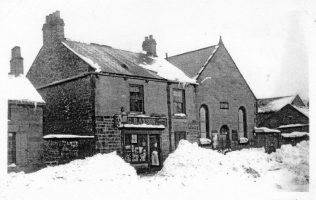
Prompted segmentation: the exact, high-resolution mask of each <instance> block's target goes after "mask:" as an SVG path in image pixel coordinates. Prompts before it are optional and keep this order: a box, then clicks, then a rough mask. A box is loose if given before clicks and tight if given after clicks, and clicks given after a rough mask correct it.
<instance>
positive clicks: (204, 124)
mask: <svg viewBox="0 0 316 200" xmlns="http://www.w3.org/2000/svg"><path fill="white" fill-rule="evenodd" d="M208 115H209V114H208V109H207V106H205V105H202V106H201V108H200V131H201V138H209V137H210V135H209V119H208Z"/></svg>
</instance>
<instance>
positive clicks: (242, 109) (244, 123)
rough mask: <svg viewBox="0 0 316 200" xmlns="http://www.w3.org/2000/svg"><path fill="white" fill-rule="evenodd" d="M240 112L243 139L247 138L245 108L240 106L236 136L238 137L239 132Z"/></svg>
mask: <svg viewBox="0 0 316 200" xmlns="http://www.w3.org/2000/svg"><path fill="white" fill-rule="evenodd" d="M240 112H242V122H243V123H242V124H243V125H242V126H243V127H242V128H243V137H245V138H248V134H247V112H246V108H245V107H243V106H241V107H239V109H238V135H239V130H240V122H241V121H240Z"/></svg>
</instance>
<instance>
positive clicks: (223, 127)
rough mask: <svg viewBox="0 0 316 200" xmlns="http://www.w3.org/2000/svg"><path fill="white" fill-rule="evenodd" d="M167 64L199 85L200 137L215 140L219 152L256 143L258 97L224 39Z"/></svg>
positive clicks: (180, 55)
mask: <svg viewBox="0 0 316 200" xmlns="http://www.w3.org/2000/svg"><path fill="white" fill-rule="evenodd" d="M167 60H168V61H169V62H171V63H172V64H174V65H176V66H177V67H179V68H180V69H182V70H183V71H184V72H185V73H186V74H188V75H189V77H191V78H193V79H195V80H196V81H197V83H198V84H199V86H198V87H197V91H196V103H197V108H198V113H199V127H200V137H201V138H202V139H203V138H210V139H212V140H213V144H214V146H215V148H219V149H225V148H232V149H239V148H242V147H245V146H249V144H251V142H252V141H253V129H254V127H255V119H256V111H257V106H256V97H255V95H254V93H253V92H252V91H251V89H250V87H249V86H248V84H247V82H246V80H245V79H244V77H243V76H242V74H241V73H240V71H239V70H238V68H237V66H236V64H235V63H234V61H233V59H232V57H231V56H230V55H229V53H228V51H227V49H226V48H225V46H224V44H223V41H222V39H220V41H219V43H218V44H217V45H214V46H210V47H206V48H202V49H198V50H194V51H190V52H186V53H182V54H179V55H174V56H171V57H168V58H167ZM201 142H203V140H202V141H201ZM214 142H215V143H214ZM216 143H217V144H216Z"/></svg>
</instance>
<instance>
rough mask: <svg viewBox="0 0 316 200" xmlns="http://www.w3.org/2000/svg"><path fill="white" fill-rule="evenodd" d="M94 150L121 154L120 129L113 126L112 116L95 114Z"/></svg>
mask: <svg viewBox="0 0 316 200" xmlns="http://www.w3.org/2000/svg"><path fill="white" fill-rule="evenodd" d="M95 137H96V152H99V153H109V152H112V151H116V152H117V153H118V154H121V150H122V149H121V131H120V130H118V129H117V128H116V127H114V118H113V116H96V134H95Z"/></svg>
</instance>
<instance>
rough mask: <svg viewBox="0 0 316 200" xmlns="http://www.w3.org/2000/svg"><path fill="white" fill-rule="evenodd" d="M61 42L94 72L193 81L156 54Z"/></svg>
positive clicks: (98, 45)
mask: <svg viewBox="0 0 316 200" xmlns="http://www.w3.org/2000/svg"><path fill="white" fill-rule="evenodd" d="M62 44H63V45H64V46H65V47H66V48H67V49H69V50H70V51H71V52H73V53H74V54H76V55H77V56H78V57H79V58H80V59H82V60H83V61H85V62H86V63H87V64H88V65H89V66H91V67H92V68H93V69H95V71H96V72H108V73H116V74H124V75H131V76H140V77H147V78H154V79H166V80H169V81H175V82H181V83H196V82H195V80H194V79H191V78H189V77H188V76H187V75H186V74H185V73H184V72H183V71H182V70H180V69H179V68H177V67H176V66H174V65H172V64H171V63H169V62H168V61H167V60H165V59H163V58H159V57H150V56H148V55H146V54H144V53H135V52H130V51H125V50H120V49H115V48H113V47H109V46H106V45H100V44H94V43H92V44H86V43H82V42H76V41H71V40H68V39H67V40H65V41H63V42H62Z"/></svg>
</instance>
